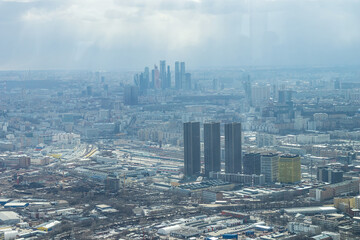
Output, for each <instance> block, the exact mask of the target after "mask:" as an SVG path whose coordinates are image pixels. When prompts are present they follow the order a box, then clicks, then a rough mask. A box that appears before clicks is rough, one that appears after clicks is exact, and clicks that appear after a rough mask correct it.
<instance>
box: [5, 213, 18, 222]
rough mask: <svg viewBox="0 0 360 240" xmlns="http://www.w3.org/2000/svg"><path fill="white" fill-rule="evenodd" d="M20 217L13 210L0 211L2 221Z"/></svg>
mask: <svg viewBox="0 0 360 240" xmlns="http://www.w3.org/2000/svg"><path fill="white" fill-rule="evenodd" d="M16 219H19V215H18V214H17V213H16V212H13V211H0V222H5V221H9V220H16Z"/></svg>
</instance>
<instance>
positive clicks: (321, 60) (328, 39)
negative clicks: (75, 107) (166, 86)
mask: <svg viewBox="0 0 360 240" xmlns="http://www.w3.org/2000/svg"><path fill="white" fill-rule="evenodd" d="M161 59H165V60H167V63H168V64H169V63H170V64H173V62H174V61H176V60H180V61H185V62H186V63H187V67H188V68H193V69H195V68H203V67H241V66H304V65H305V66H333V65H359V64H360V0H0V70H24V69H34V70H35V69H36V70H41V69H87V70H124V69H128V70H132V69H133V70H134V69H143V68H144V67H145V66H152V65H153V64H154V63H157V64H158V62H159V60H161Z"/></svg>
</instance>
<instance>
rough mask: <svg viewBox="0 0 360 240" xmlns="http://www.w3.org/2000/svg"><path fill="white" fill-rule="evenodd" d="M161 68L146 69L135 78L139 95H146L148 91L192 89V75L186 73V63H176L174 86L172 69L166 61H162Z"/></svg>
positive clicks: (155, 66)
mask: <svg viewBox="0 0 360 240" xmlns="http://www.w3.org/2000/svg"><path fill="white" fill-rule="evenodd" d="M159 66H160V68H159V67H158V66H157V65H156V64H155V65H154V68H153V69H152V70H151V74H150V70H149V68H148V67H145V70H144V72H141V73H137V74H135V76H134V83H135V85H136V86H138V87H139V93H140V94H141V95H145V94H146V92H147V90H148V89H162V90H164V89H170V88H175V89H178V90H179V89H184V90H190V89H191V88H192V83H191V74H190V73H187V72H186V71H185V62H179V61H176V62H175V84H172V78H171V68H170V65H166V61H165V60H161V61H160V65H159Z"/></svg>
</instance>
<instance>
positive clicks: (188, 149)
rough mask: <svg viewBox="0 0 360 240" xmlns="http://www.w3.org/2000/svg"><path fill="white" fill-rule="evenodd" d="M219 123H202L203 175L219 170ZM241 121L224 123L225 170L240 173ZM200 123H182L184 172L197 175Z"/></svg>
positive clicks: (187, 174)
mask: <svg viewBox="0 0 360 240" xmlns="http://www.w3.org/2000/svg"><path fill="white" fill-rule="evenodd" d="M220 151H221V147H220V123H205V124H204V162H205V176H207V177H208V176H209V173H210V172H220V171H221V159H220ZM241 157H242V156H241V123H228V124H225V172H226V173H241V159H242V158H241ZM200 172H201V162H200V123H199V122H188V123H184V174H185V176H194V175H199V174H200Z"/></svg>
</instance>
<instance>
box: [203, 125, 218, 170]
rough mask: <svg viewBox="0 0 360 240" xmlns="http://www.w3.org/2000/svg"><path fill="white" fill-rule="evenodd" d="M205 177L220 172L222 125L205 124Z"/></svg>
mask: <svg viewBox="0 0 360 240" xmlns="http://www.w3.org/2000/svg"><path fill="white" fill-rule="evenodd" d="M204 162H205V176H207V177H208V176H209V173H210V172H220V171H221V162H220V123H204Z"/></svg>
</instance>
